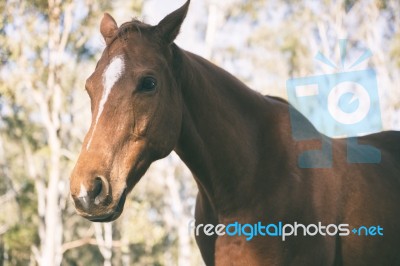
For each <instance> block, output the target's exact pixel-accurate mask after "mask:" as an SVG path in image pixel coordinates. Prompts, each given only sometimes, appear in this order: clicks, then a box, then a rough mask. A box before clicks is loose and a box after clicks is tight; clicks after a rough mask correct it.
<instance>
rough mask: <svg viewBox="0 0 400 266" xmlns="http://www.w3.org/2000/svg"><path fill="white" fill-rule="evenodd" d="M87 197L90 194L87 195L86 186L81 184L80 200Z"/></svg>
mask: <svg viewBox="0 0 400 266" xmlns="http://www.w3.org/2000/svg"><path fill="white" fill-rule="evenodd" d="M87 195H88V194H87V190H86V188H85V186H84V185H82V184H81V190H80V191H79V195H78V198H84V197H86V196H87Z"/></svg>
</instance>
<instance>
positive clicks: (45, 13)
mask: <svg viewBox="0 0 400 266" xmlns="http://www.w3.org/2000/svg"><path fill="white" fill-rule="evenodd" d="M104 2H105V1H93V0H68V1H61V0H48V1H47V0H32V1H21V0H6V1H2V2H1V3H0V14H1V17H0V61H1V66H0V265H2V264H3V265H60V264H62V265H99V264H104V265H202V261H201V258H200V254H199V252H198V250H197V247H196V245H195V242H194V237H193V234H189V232H188V224H189V223H190V221H191V219H193V209H194V202H195V195H196V186H195V184H194V182H193V180H192V178H191V176H190V173H189V172H188V170H187V169H186V167H185V166H184V165H182V163H181V162H180V161H179V158H178V157H177V156H176V155H175V154H172V155H171V156H169V157H167V158H166V159H164V160H161V161H159V162H156V163H155V164H154V165H153V166H152V167H151V168H150V170H149V172H148V173H147V174H146V176H144V177H143V178H142V180H141V182H140V183H139V184H138V186H137V187H136V188H135V189H134V191H133V192H132V193H131V194H130V196H129V199H128V201H127V203H126V208H125V211H124V214H123V215H122V216H121V217H120V218H119V219H118V220H117V221H115V222H113V223H109V224H93V223H90V222H88V221H86V220H84V219H83V218H81V217H79V216H78V215H76V214H75V211H74V208H73V206H72V204H71V201H70V200H69V194H68V193H69V191H68V190H69V184H68V177H69V174H70V172H71V170H72V167H73V165H74V163H75V160H76V158H77V154H78V153H79V150H80V145H81V143H82V140H83V137H84V135H85V133H86V130H87V128H88V127H89V124H90V119H91V117H90V107H89V106H90V103H89V99H88V96H87V95H86V93H85V91H84V82H85V79H86V78H87V77H88V76H89V75H90V73H91V72H92V71H93V69H94V66H95V63H96V61H97V59H98V58H99V55H100V53H101V51H102V49H103V48H104V43H103V41H102V38H101V36H100V34H99V32H98V27H99V22H100V19H101V17H102V13H103V12H105V11H108V12H110V13H112V14H113V15H114V17H115V18H116V20H117V22H118V23H119V24H121V23H122V22H125V21H127V20H129V19H131V18H132V17H138V18H143V19H144V20H145V21H146V22H151V23H153V24H154V23H157V22H158V21H159V20H160V19H161V18H162V17H163V16H165V15H166V14H167V13H169V12H171V11H172V10H174V9H175V8H177V7H178V6H180V5H181V4H182V3H183V2H184V1H172V0H168V1H165V0H148V1H146V0H143V1H142V0H130V1H122V0H118V1H109V3H108V4H104ZM111 3H112V4H111ZM399 10H400V2H399V1H397V0H391V1H390V0H360V1H348V0H338V1H324V0H322V1H304V0H293V1H283V0H279V1H271V0H256V1H244V0H229V1H216V0H202V1H200V0H199V1H192V4H191V8H190V12H189V15H188V18H187V20H186V22H185V24H184V26H183V29H182V33H181V34H180V36H179V37H178V40H177V43H178V44H179V45H180V46H181V47H183V48H185V49H188V50H191V51H193V52H196V53H198V54H200V55H203V56H205V57H207V58H208V59H210V60H211V61H213V62H215V63H216V64H218V65H220V66H222V67H224V68H225V69H227V70H229V71H230V72H232V73H233V74H234V75H236V76H237V77H239V78H240V79H242V80H243V81H244V82H245V83H247V84H248V85H249V86H250V87H252V88H253V89H256V90H258V91H260V92H262V93H265V94H271V95H278V96H282V97H285V96H286V91H285V86H286V80H287V79H288V78H291V77H301V76H308V75H313V74H317V73H331V72H329V71H331V70H330V69H326V68H324V67H323V66H321V65H320V64H319V63H317V62H316V61H315V60H314V59H313V58H314V56H315V54H316V53H317V52H318V51H321V52H322V53H324V54H325V55H327V56H328V57H329V58H331V59H332V60H333V61H335V62H338V61H339V52H338V46H337V42H338V39H343V38H347V39H349V47H348V49H349V50H352V51H354V52H353V53H350V54H349V55H350V57H351V58H354V57H356V56H357V55H359V53H360V50H362V49H364V48H369V49H371V51H372V52H373V57H372V58H371V59H370V60H369V61H368V62H366V63H365V65H364V66H366V65H367V66H370V67H373V68H375V70H376V71H377V73H378V84H379V90H380V96H381V109H382V116H383V124H384V128H385V129H400V90H399V89H400V88H399V86H400V85H399V84H400V13H399Z"/></svg>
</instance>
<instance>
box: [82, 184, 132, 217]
mask: <svg viewBox="0 0 400 266" xmlns="http://www.w3.org/2000/svg"><path fill="white" fill-rule="evenodd" d="M127 194H128V193H127V190H126V189H125V190H124V192H123V193H122V195H121V197H120V198H119V201H118V203H117V205H115V207H114V209H113V210H112V211H110V212H107V213H106V214H103V215H91V216H87V215H83V217H84V218H86V219H88V220H89V221H91V222H101V223H106V222H112V221H114V220H116V219H117V218H118V217H119V216H121V214H122V212H123V210H124V205H125V201H126V196H127Z"/></svg>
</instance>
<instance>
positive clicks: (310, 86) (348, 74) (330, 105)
mask: <svg viewBox="0 0 400 266" xmlns="http://www.w3.org/2000/svg"><path fill="white" fill-rule="evenodd" d="M345 47H346V41H345V40H341V42H340V48H341V56H342V68H341V69H340V70H341V71H340V72H338V73H333V74H326V75H318V76H310V77H301V78H293V79H289V80H288V81H287V84H286V87H287V94H288V100H289V102H290V103H291V105H292V106H293V107H294V108H296V109H297V110H298V111H299V112H300V113H301V114H302V115H304V116H305V117H306V118H308V120H309V121H311V123H312V124H313V125H314V126H315V127H316V129H317V130H318V131H319V132H321V133H323V134H325V135H327V136H329V137H333V138H335V137H351V138H348V139H347V146H348V148H347V161H348V162H349V163H379V162H380V160H381V154H380V151H379V150H378V149H377V148H375V147H372V146H370V145H361V144H358V142H357V136H360V135H365V134H369V133H373V132H377V131H380V130H382V120H381V113H380V106H379V95H378V86H377V79H376V72H375V71H374V70H373V69H363V70H358V71H349V69H351V68H353V67H355V66H357V65H358V64H360V63H361V62H363V61H364V60H365V59H367V58H368V57H370V56H371V55H372V54H371V52H370V51H366V52H365V53H364V54H363V55H362V56H361V57H360V58H359V59H358V60H357V61H356V62H355V63H353V65H352V66H351V67H350V68H349V69H345V68H344V58H345V56H346V50H345ZM317 59H318V60H320V61H322V62H323V63H325V64H328V65H330V66H333V67H336V66H335V65H334V64H333V63H332V62H331V61H330V60H329V59H327V58H326V57H324V56H323V55H322V54H320V53H319V54H318V55H317ZM298 115H299V114H298V113H297V112H296V111H295V110H293V109H291V111H290V116H291V127H292V136H293V138H294V139H295V140H297V141H301V140H311V139H315V138H320V137H319V135H316V134H315V133H314V132H312V131H310V130H306V129H305V128H304V125H303V124H302V123H299V121H301V120H299V119H298V117H297V116H298ZM321 143H322V145H321V149H320V150H311V151H306V152H304V153H303V154H301V155H300V157H299V160H298V162H299V166H300V167H302V168H326V167H331V166H332V146H331V143H330V139H329V138H322V139H321Z"/></svg>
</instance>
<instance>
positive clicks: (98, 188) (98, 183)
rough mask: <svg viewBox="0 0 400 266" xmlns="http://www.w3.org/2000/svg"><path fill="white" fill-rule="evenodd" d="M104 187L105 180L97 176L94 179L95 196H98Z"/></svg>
mask: <svg viewBox="0 0 400 266" xmlns="http://www.w3.org/2000/svg"><path fill="white" fill-rule="evenodd" d="M102 188H103V181H102V180H101V178H100V177H96V179H95V180H94V187H93V198H96V197H97V196H98V195H99V194H100V193H101V191H102Z"/></svg>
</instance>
